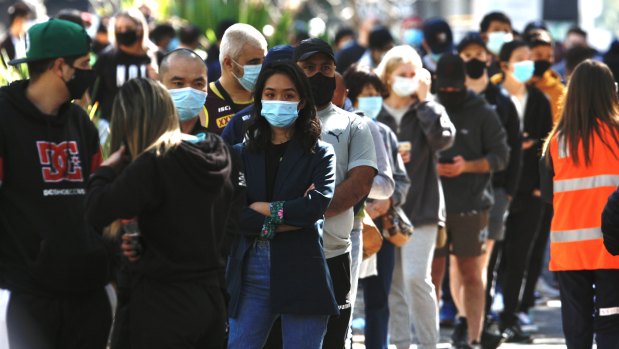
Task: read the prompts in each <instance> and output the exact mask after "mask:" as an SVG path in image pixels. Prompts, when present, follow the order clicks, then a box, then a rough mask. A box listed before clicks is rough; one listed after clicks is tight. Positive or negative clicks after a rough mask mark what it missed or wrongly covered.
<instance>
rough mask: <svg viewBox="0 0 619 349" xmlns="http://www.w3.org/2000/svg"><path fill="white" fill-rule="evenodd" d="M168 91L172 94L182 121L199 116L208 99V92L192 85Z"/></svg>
mask: <svg viewBox="0 0 619 349" xmlns="http://www.w3.org/2000/svg"><path fill="white" fill-rule="evenodd" d="M168 92H170V96H172V100H173V101H174V105H175V106H176V111H177V112H178V117H179V119H180V120H181V122H183V121H187V120H190V119H193V118H195V117H196V116H198V114H199V113H200V110H202V107H204V102H205V101H206V92H204V91H200V90H196V89H195V88H191V87H184V88H177V89H173V90H168Z"/></svg>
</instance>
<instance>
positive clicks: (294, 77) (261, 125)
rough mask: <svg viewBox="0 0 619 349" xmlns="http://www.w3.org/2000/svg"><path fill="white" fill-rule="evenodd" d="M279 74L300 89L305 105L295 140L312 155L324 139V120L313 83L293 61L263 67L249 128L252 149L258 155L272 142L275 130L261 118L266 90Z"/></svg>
mask: <svg viewBox="0 0 619 349" xmlns="http://www.w3.org/2000/svg"><path fill="white" fill-rule="evenodd" d="M275 74H284V75H286V76H287V77H288V78H289V79H290V80H291V81H292V83H293V84H294V86H295V87H296V89H297V91H298V93H299V97H300V99H301V102H302V103H304V104H305V105H304V106H303V108H302V109H301V110H299V117H298V118H297V120H296V121H295V125H294V135H293V137H294V138H296V139H299V141H300V142H301V144H302V146H303V148H304V150H305V151H306V152H307V153H310V154H311V153H312V152H313V150H314V146H315V145H316V142H318V139H319V138H320V130H321V128H320V121H319V120H318V117H317V116H316V107H315V105H314V98H313V96H312V90H311V87H310V83H309V80H308V79H307V76H305V73H303V70H301V68H299V66H298V65H296V64H295V63H293V62H273V63H269V64H267V65H265V66H263V67H262V70H261V71H260V75H259V76H258V81H257V82H256V89H255V91H254V104H253V106H254V111H253V113H252V118H251V121H250V122H249V126H248V127H247V144H248V148H249V150H250V151H254V152H259V151H264V150H265V149H266V147H267V145H268V144H269V143H270V142H271V127H270V125H269V123H268V121H267V120H266V119H265V118H264V117H263V116H262V115H261V111H262V91H263V90H264V86H265V84H266V82H267V80H268V79H269V78H270V77H271V76H273V75H275Z"/></svg>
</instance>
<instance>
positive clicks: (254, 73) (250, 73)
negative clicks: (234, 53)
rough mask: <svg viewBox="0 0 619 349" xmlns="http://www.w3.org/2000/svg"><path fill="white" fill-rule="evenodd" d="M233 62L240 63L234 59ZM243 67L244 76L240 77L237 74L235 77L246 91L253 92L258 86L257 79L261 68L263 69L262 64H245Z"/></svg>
mask: <svg viewBox="0 0 619 349" xmlns="http://www.w3.org/2000/svg"><path fill="white" fill-rule="evenodd" d="M233 62H234V63H236V64H238V63H237V62H236V61H234V60H233ZM238 65H240V64H238ZM242 67H243V76H242V77H240V78H239V77H238V76H236V75H235V76H234V77H235V78H236V79H237V80H238V81H239V83H240V84H241V86H243V88H244V89H245V90H246V91H249V92H252V91H253V90H254V88H255V87H256V81H257V80H258V75H260V69H262V64H252V65H244V66H242ZM232 74H234V73H232Z"/></svg>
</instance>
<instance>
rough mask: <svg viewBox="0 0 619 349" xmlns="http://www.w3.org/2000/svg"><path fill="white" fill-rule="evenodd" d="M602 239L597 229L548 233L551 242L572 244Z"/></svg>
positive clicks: (600, 232) (599, 230)
mask: <svg viewBox="0 0 619 349" xmlns="http://www.w3.org/2000/svg"><path fill="white" fill-rule="evenodd" d="M601 238H602V230H601V229H600V228H599V227H598V228H590V229H574V230H564V231H553V232H551V233H550V241H552V242H572V241H583V240H594V239H601Z"/></svg>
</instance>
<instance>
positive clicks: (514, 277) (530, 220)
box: [501, 195, 542, 327]
mask: <svg viewBox="0 0 619 349" xmlns="http://www.w3.org/2000/svg"><path fill="white" fill-rule="evenodd" d="M541 217H542V201H541V199H540V198H538V197H534V196H533V195H517V196H516V197H515V198H514V201H513V202H512V204H511V207H510V210H509V215H508V216H507V221H506V222H505V241H504V243H503V256H502V258H501V263H502V268H501V272H502V273H503V275H502V277H501V280H502V286H503V287H502V291H503V304H504V309H503V313H502V314H501V325H502V326H504V327H508V326H511V325H513V324H514V323H515V321H516V320H517V317H516V313H517V311H518V310H519V307H520V301H521V297H520V294H521V290H522V287H523V284H524V278H525V274H526V270H527V268H528V266H529V260H530V258H531V251H532V250H533V247H534V243H535V241H536V235H537V232H538V230H539V225H540V220H541Z"/></svg>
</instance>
